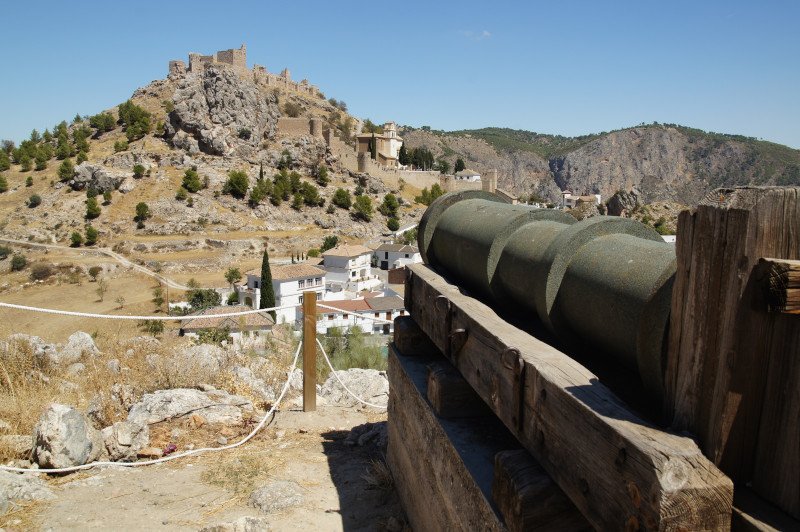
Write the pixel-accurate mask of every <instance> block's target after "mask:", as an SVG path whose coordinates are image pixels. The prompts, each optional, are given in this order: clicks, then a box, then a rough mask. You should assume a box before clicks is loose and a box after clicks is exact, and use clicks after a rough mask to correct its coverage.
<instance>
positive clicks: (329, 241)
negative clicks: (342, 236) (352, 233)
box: [319, 235, 339, 253]
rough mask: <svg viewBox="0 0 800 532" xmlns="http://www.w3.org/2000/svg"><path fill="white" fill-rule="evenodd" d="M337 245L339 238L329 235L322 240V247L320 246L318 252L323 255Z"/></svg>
mask: <svg viewBox="0 0 800 532" xmlns="http://www.w3.org/2000/svg"><path fill="white" fill-rule="evenodd" d="M337 245H339V237H338V236H336V235H329V236H326V237H325V238H324V239H323V240H322V246H320V248H319V250H320V251H321V252H323V253H325V252H326V251H328V250H329V249H333V248H335V247H336V246H337Z"/></svg>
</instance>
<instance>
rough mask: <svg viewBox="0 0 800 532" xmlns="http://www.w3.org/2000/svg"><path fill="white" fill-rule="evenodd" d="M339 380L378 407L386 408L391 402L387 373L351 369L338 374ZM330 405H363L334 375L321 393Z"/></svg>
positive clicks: (323, 386) (374, 370)
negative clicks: (389, 401)
mask: <svg viewBox="0 0 800 532" xmlns="http://www.w3.org/2000/svg"><path fill="white" fill-rule="evenodd" d="M336 375H338V377H339V379H341V381H342V382H343V383H344V384H345V385H346V386H347V387H348V388H349V389H350V390H351V391H352V392H353V393H354V394H355V395H357V396H358V397H359V398H361V399H363V400H364V401H367V402H369V403H373V404H376V405H382V406H385V405H386V404H387V403H388V400H389V380H388V379H387V378H386V372H385V371H378V370H376V369H361V368H350V369H347V370H340V371H337V372H336ZM319 394H320V396H322V397H323V398H324V399H325V400H326V401H327V402H328V404H333V405H338V406H358V405H361V403H360V402H358V401H357V400H356V399H355V398H353V397H352V396H351V395H350V394H349V393H347V391H346V390H345V389H344V388H343V387H342V385H341V384H339V382H338V381H337V380H336V377H334V375H333V374H331V375H330V376H329V377H328V380H326V381H325V383H324V384H323V385H322V388H321V389H320V391H319Z"/></svg>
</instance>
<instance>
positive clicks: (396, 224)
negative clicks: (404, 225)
mask: <svg viewBox="0 0 800 532" xmlns="http://www.w3.org/2000/svg"><path fill="white" fill-rule="evenodd" d="M386 227H387V228H388V229H389V231H397V230H398V229H400V220H398V219H397V218H389V219H388V220H386Z"/></svg>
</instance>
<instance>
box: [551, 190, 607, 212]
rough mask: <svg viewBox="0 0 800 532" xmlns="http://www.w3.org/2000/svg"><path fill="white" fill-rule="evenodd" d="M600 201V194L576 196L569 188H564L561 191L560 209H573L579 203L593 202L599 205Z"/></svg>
mask: <svg viewBox="0 0 800 532" xmlns="http://www.w3.org/2000/svg"><path fill="white" fill-rule="evenodd" d="M602 201H603V200H602V196H601V195H600V194H587V195H585V196H576V195H574V194H573V193H572V192H571V191H570V190H565V191H563V192H562V193H561V208H562V209H574V208H575V207H576V206H577V205H578V204H579V203H594V204H595V205H600V203H601V202H602Z"/></svg>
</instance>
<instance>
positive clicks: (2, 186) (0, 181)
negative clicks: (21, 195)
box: [0, 175, 8, 194]
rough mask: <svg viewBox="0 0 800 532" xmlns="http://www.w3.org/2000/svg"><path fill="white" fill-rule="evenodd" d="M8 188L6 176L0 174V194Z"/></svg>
mask: <svg viewBox="0 0 800 532" xmlns="http://www.w3.org/2000/svg"><path fill="white" fill-rule="evenodd" d="M7 190H8V181H6V176H4V175H0V194H2V193H3V192H6V191H7Z"/></svg>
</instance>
